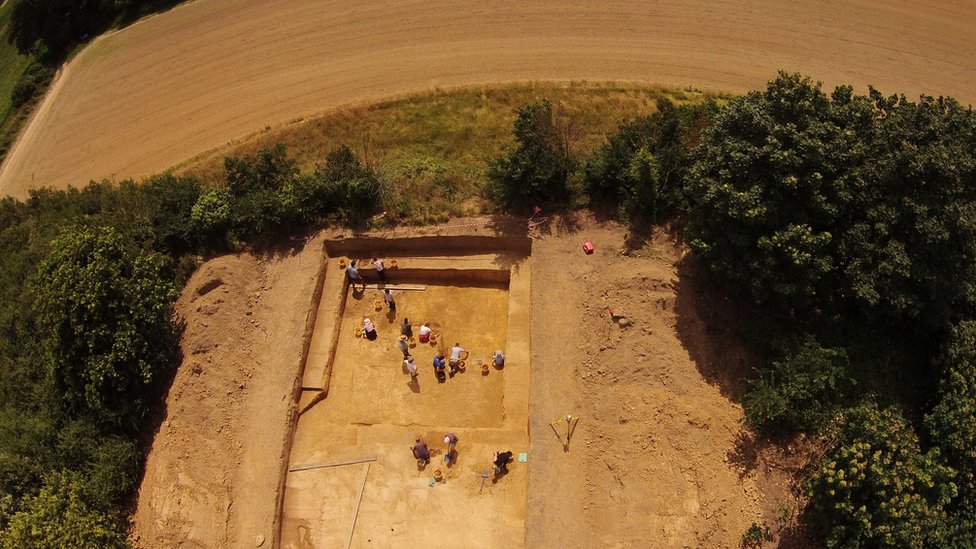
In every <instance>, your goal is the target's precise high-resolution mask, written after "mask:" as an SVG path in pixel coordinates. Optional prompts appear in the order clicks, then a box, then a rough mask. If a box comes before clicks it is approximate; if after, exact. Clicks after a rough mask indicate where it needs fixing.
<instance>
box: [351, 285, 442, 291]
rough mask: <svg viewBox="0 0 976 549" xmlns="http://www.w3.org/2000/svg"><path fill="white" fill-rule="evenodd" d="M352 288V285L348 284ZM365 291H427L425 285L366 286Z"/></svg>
mask: <svg viewBox="0 0 976 549" xmlns="http://www.w3.org/2000/svg"><path fill="white" fill-rule="evenodd" d="M350 286H352V284H350ZM366 289H367V290H412V291H418V292H424V291H427V285H426V284H367V285H366Z"/></svg>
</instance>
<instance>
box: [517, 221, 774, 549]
mask: <svg viewBox="0 0 976 549" xmlns="http://www.w3.org/2000/svg"><path fill="white" fill-rule="evenodd" d="M556 232H557V234H554V235H551V236H547V237H544V238H543V239H541V240H539V241H537V242H536V244H535V246H534V248H533V260H534V262H535V265H536V267H535V270H534V273H533V275H534V277H533V300H532V301H533V311H532V316H533V319H534V321H533V325H534V328H533V332H532V348H533V372H532V375H533V378H532V399H531V408H530V432H531V433H532V448H533V452H532V453H533V457H534V461H533V462H532V463H533V464H532V465H531V467H530V471H529V474H530V476H529V506H528V508H529V516H528V523H527V527H526V530H527V532H528V533H527V542H528V545H529V546H531V547H551V546H562V547H596V546H600V547H635V546H653V547H738V546H739V544H740V542H741V539H742V534H743V532H744V531H745V530H746V529H747V528H748V527H749V525H750V524H752V522H753V521H757V522H758V521H760V520H762V519H763V509H764V507H766V506H768V505H769V504H770V503H773V502H766V501H765V497H764V494H763V493H762V492H761V491H760V489H759V488H758V487H757V480H761V479H759V478H758V476H759V475H761V474H762V472H761V471H760V472H757V471H755V470H752V471H745V470H743V468H742V467H740V465H739V464H737V463H736V460H734V459H733V456H734V455H735V454H736V452H737V446H736V443H737V440H738V439H739V438H740V436H741V434H742V428H741V424H740V421H741V419H742V411H741V409H740V407H739V406H738V405H736V404H734V403H733V402H732V401H730V400H729V398H728V397H727V396H725V395H723V391H725V392H728V391H727V390H726V387H723V386H722V385H721V384H719V383H718V382H717V381H716V379H717V378H715V377H714V375H713V368H718V369H721V370H723V371H725V370H728V368H729V366H731V367H733V368H735V369H736V370H738V369H740V368H742V367H743V365H745V364H747V363H749V361H750V358H749V356H748V354H747V353H746V352H745V350H744V349H743V348H742V345H741V343H740V342H739V341H738V340H737V339H736V338H735V337H734V336H732V335H731V330H729V327H728V326H721V325H719V326H713V325H709V324H707V323H706V322H705V321H704V320H703V317H704V316H705V315H707V314H708V313H707V312H706V311H704V310H703V309H707V308H708V307H710V306H711V304H710V303H709V302H707V301H705V300H702V299H700V296H699V295H698V293H697V290H696V289H695V287H694V283H692V282H690V281H686V280H684V279H682V278H681V277H679V272H678V267H677V266H676V264H677V263H678V262H679V260H680V255H681V251H680V250H679V249H677V248H675V246H674V245H673V244H671V243H669V242H667V241H666V240H659V241H657V242H655V244H654V245H653V246H652V247H650V248H646V249H643V250H639V251H636V252H633V253H631V252H629V251H628V250H627V248H626V246H625V244H624V240H625V236H626V233H625V231H624V230H623V229H622V228H619V227H614V226H606V225H603V226H601V225H599V224H597V223H594V222H592V221H586V220H584V221H583V222H582V223H581V224H580V225H578V226H576V227H574V228H573V229H572V230H569V231H567V230H565V229H560V230H558V231H556ZM584 240H591V241H593V243H594V244H595V245H596V252H595V253H594V254H593V255H592V256H587V255H584V254H583V252H582V249H581V244H582V242H583V241H584ZM611 309H612V310H613V311H614V313H615V314H616V316H617V318H618V320H617V321H614V320H613V318H612V317H611V315H610V310H611ZM566 414H573V415H574V416H578V417H579V418H580V420H579V424H578V426H577V428H576V431H575V432H574V434H573V438H572V440H571V442H570V445H569V451H568V452H565V451H564V449H563V447H562V446H561V443H560V441H559V439H558V438H557V436H556V433H554V432H553V429H552V427H550V425H549V423H550V422H553V421H555V422H556V427H557V431H558V432H559V433H560V434H562V431H563V430H564V423H563V422H560V421H559V419H560V418H561V417H564V416H565V415H566Z"/></svg>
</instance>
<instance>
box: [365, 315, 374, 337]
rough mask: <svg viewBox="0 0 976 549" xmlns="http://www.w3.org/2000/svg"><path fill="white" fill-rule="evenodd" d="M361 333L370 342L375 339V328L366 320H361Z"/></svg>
mask: <svg viewBox="0 0 976 549" xmlns="http://www.w3.org/2000/svg"><path fill="white" fill-rule="evenodd" d="M363 333H364V334H366V339H368V340H370V341H373V340H374V339H376V326H373V322H372V321H371V320H370V319H368V318H367V319H365V320H363Z"/></svg>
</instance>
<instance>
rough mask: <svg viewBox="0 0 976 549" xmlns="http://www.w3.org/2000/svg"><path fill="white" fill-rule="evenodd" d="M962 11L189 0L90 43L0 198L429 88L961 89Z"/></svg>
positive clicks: (768, 4)
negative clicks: (813, 81)
mask: <svg viewBox="0 0 976 549" xmlns="http://www.w3.org/2000/svg"><path fill="white" fill-rule="evenodd" d="M973 28H976V10H973V9H972V7H971V6H970V5H968V4H966V3H945V2H934V1H929V2H906V1H893V2H886V3H883V4H878V3H876V2H867V1H864V0H853V1H840V0H833V1H827V2H807V3H797V2H792V3H784V2H775V1H772V0H752V1H746V0H738V1H733V2H721V3H715V2H706V1H704V0H689V1H682V2H655V3H639V2H599V3H594V2H588V1H583V0H568V1H561V2H547V3H542V4H532V5H529V4H525V3H520V2H502V3H492V4H490V5H486V4H484V3H480V2H473V1H460V2H459V1H452V2H394V1H389V0H384V1H380V2H374V3H370V4H368V5H364V4H349V3H339V2H331V1H329V2H322V1H317V0H298V1H294V0H287V1H286V0H264V1H257V2H251V1H245V0H200V1H197V2H192V3H189V4H186V5H182V6H180V7H178V8H175V9H173V10H171V11H169V12H167V13H165V14H162V15H160V16H157V17H152V18H150V19H148V20H146V21H143V22H141V23H138V24H136V25H134V26H132V27H130V28H128V29H125V30H123V31H121V32H119V33H116V34H113V35H111V36H108V37H106V38H103V39H99V40H97V41H96V42H95V43H94V44H92V45H91V46H89V47H88V48H86V49H85V50H84V51H82V52H81V53H80V54H79V55H78V56H77V57H76V58H75V59H74V60H73V61H72V62H71V63H70V64H69V65H68V67H67V68H66V70H65V71H64V74H63V75H62V76H61V78H60V79H59V80H58V82H57V83H56V84H55V85H54V86H53V87H52V89H51V91H50V93H49V95H48V97H47V98H46V100H45V101H44V103H43V104H42V106H41V107H40V108H39V110H38V111H37V113H36V115H35V117H34V119H33V121H32V122H31V123H30V124H29V125H28V126H27V128H26V129H25V131H24V132H23V134H22V135H21V138H20V139H19V141H18V143H17V144H16V145H15V147H14V149H13V150H12V151H11V153H10V155H9V156H8V157H7V161H6V162H5V164H4V166H3V168H2V172H0V192H3V193H7V194H13V195H15V196H24V195H25V194H26V191H27V190H28V189H29V188H32V187H38V186H45V185H49V186H58V187H64V186H67V185H79V184H82V183H84V182H86V181H88V180H89V179H91V178H96V179H97V178H102V177H115V178H123V177H130V176H133V177H134V176H140V175H146V174H149V173H153V172H156V171H159V170H162V169H165V168H167V167H168V166H172V165H174V164H176V163H178V162H180V161H182V160H184V159H186V158H188V157H191V156H193V155H196V154H198V153H200V152H202V151H206V150H209V149H212V148H215V147H218V146H221V145H223V144H224V143H226V142H227V141H229V140H231V139H235V138H241V137H244V136H246V135H249V134H251V133H254V132H256V131H259V130H261V129H262V128H264V127H266V126H277V125H279V124H283V123H286V122H288V121H291V120H294V119H296V118H299V117H308V116H312V115H314V114H316V113H321V112H324V111H327V110H329V109H331V108H334V107H336V106H339V105H345V104H350V103H355V102H369V101H375V100H377V99H379V98H383V97H389V96H395V95H402V94H407V93H411V92H416V91H420V90H426V89H430V88H433V87H437V86H461V85H471V84H477V83H483V82H511V81H531V80H555V81H568V80H580V79H588V80H592V81H607V80H629V81H634V82H651V83H659V84H666V85H675V86H704V87H706V88H709V89H719V90H730V91H745V90H749V89H755V88H758V87H761V86H762V85H763V83H764V82H765V81H766V80H768V79H769V78H770V77H772V75H773V74H774V72H775V70H776V69H779V68H786V69H788V70H796V71H801V72H804V73H807V74H810V75H813V76H814V77H815V78H818V79H822V80H824V81H825V82H826V83H827V84H828V85H833V84H837V83H852V84H855V85H857V86H859V87H862V88H861V91H863V86H865V85H867V84H869V83H870V84H874V85H876V86H878V87H880V88H881V90H882V91H884V92H886V93H894V92H903V93H906V94H908V95H909V96H914V95H917V94H920V93H927V94H936V95H937V94H948V95H952V96H955V97H957V98H958V99H960V100H962V101H963V102H966V103H972V102H973V101H974V99H976V95H974V91H973V90H976V55H974V53H976V33H973V32H972V29H973Z"/></svg>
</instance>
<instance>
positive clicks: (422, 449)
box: [410, 433, 515, 481]
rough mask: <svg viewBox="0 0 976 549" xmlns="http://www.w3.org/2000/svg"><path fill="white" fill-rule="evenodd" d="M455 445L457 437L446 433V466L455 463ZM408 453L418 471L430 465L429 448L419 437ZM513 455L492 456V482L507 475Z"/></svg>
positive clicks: (500, 454)
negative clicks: (414, 460)
mask: <svg viewBox="0 0 976 549" xmlns="http://www.w3.org/2000/svg"><path fill="white" fill-rule="evenodd" d="M457 443H458V436H457V435H456V434H454V433H447V434H445V435H444V444H445V445H447V450H446V451H445V452H444V463H445V464H447V465H448V466H450V465H452V464H454V463H457ZM410 451H411V452H412V453H413V457H414V459H416V460H417V468H418V469H423V468H424V467H426V466H427V465H428V464H429V463H430V448H429V447H428V446H427V443H426V442H424V440H423V439H422V438H421V437H419V436H418V437H417V438H416V440H415V441H414V445H413V446H411V447H410ZM514 455H515V454H514V453H513V452H512V451H511V450H505V451H497V452H495V453H494V454H492V458H491V459H492V462H491V465H492V468H493V469H494V471H495V474H494V479H493V481H497V480H498V479H499V478H501V477H503V476H505V475H506V474H508V464H509V463H511V462H512V459H513V456H514Z"/></svg>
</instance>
